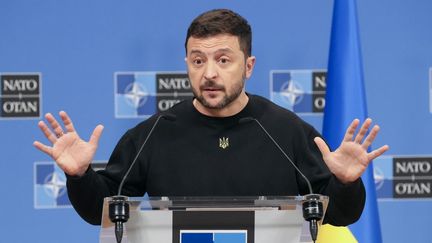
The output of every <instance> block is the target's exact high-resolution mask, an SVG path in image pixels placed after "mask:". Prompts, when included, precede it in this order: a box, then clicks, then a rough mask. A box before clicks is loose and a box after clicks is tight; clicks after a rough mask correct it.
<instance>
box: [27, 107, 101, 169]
mask: <svg viewBox="0 0 432 243" xmlns="http://www.w3.org/2000/svg"><path fill="white" fill-rule="evenodd" d="M59 114H60V118H61V119H62V121H63V125H64V127H65V128H66V132H64V131H63V128H62V126H61V125H60V124H59V123H58V122H57V120H56V119H55V118H54V116H53V115H52V114H50V113H47V114H46V115H45V118H46V120H47V122H48V123H49V125H50V128H49V127H48V125H47V124H46V123H45V122H44V121H40V122H39V123H38V126H39V128H40V129H41V131H42V132H43V134H44V135H45V137H46V138H47V139H48V140H49V141H50V142H51V144H52V146H48V145H45V144H43V143H41V142H39V141H35V142H34V143H33V145H34V146H35V147H36V148H37V149H39V150H40V151H42V152H44V153H46V154H48V155H49V156H50V157H51V158H53V159H54V160H55V161H56V163H57V165H58V166H59V167H60V168H61V169H62V170H63V171H64V172H65V173H66V174H68V175H70V176H82V175H84V173H85V172H86V170H87V169H88V167H89V165H90V163H91V161H92V160H93V157H94V155H95V153H96V149H97V147H98V143H99V138H100V136H101V134H102V130H103V126H102V125H98V126H96V128H95V129H94V131H93V134H92V135H91V137H90V140H89V141H88V142H86V141H84V140H82V139H81V138H80V137H79V135H78V133H77V132H76V131H75V128H74V126H73V123H72V121H71V119H70V118H69V116H68V115H67V114H66V112H64V111H60V113H59Z"/></svg>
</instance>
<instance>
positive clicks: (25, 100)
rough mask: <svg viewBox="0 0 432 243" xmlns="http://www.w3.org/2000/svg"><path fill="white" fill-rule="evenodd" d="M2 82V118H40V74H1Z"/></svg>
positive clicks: (0, 85) (0, 110)
mask: <svg viewBox="0 0 432 243" xmlns="http://www.w3.org/2000/svg"><path fill="white" fill-rule="evenodd" d="M0 80H1V82H0V87H1V93H0V96H1V99H0V105H1V109H0V118H39V117H40V114H41V111H40V107H41V105H40V103H41V101H40V86H41V75H40V74H38V73H35V74H31V73H11V74H1V75H0Z"/></svg>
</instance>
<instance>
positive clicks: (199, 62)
mask: <svg viewBox="0 0 432 243" xmlns="http://www.w3.org/2000/svg"><path fill="white" fill-rule="evenodd" d="M193 63H194V64H195V65H201V64H202V63H203V62H202V60H201V59H195V60H193Z"/></svg>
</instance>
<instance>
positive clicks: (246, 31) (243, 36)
mask: <svg viewBox="0 0 432 243" xmlns="http://www.w3.org/2000/svg"><path fill="white" fill-rule="evenodd" d="M218 34H230V35H233V36H237V37H238V39H239V45H240V49H241V50H242V51H243V53H244V54H245V56H251V55H252V30H251V27H250V25H249V23H248V22H247V20H246V19H245V18H243V17H242V16H240V15H239V14H237V13H235V12H233V11H231V10H229V9H214V10H210V11H208V12H205V13H202V14H201V15H199V16H198V17H196V18H195V19H194V20H193V21H192V23H191V24H190V26H189V28H188V31H187V35H186V41H185V49H186V54H187V43H188V40H189V38H190V37H195V38H206V37H211V36H215V35H218Z"/></svg>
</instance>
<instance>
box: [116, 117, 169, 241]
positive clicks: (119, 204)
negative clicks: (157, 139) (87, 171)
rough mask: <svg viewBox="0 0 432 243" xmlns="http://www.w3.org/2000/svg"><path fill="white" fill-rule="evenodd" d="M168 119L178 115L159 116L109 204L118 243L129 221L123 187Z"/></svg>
mask: <svg viewBox="0 0 432 243" xmlns="http://www.w3.org/2000/svg"><path fill="white" fill-rule="evenodd" d="M161 118H163V119H166V120H169V121H175V120H176V118H177V117H176V115H174V114H170V113H166V114H161V115H159V116H158V118H157V119H156V121H155V122H154V123H153V126H152V128H151V129H150V132H149V133H148V134H147V137H146V138H145V140H144V142H143V144H142V145H141V147H140V149H139V150H138V152H137V154H136V155H135V158H134V159H133V161H132V163H131V165H130V166H129V168H128V170H127V171H126V173H125V174H124V176H123V178H122V180H121V182H120V185H119V188H118V192H117V195H116V196H113V197H112V201H111V202H110V203H109V218H110V220H111V222H113V223H114V224H115V229H114V232H115V236H116V240H117V243H121V241H122V238H123V223H126V222H127V221H128V220H129V203H128V202H127V197H126V196H122V195H121V192H122V189H123V185H124V183H125V181H126V178H127V177H128V176H129V173H130V172H131V170H132V167H133V166H134V165H135V163H136V161H137V160H138V157H139V156H140V154H141V152H142V150H143V149H144V147H145V145H146V144H147V141H148V140H149V138H150V136H151V135H152V133H153V131H154V129H155V128H156V126H157V125H158V124H159V121H160V119H161Z"/></svg>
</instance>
